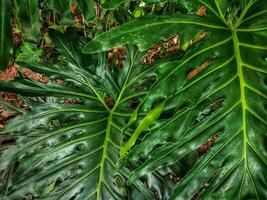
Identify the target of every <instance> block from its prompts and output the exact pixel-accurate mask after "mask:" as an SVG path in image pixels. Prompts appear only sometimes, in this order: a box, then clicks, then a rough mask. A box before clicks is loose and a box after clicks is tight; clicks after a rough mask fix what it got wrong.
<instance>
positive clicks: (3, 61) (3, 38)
mask: <svg viewBox="0 0 267 200" xmlns="http://www.w3.org/2000/svg"><path fill="white" fill-rule="evenodd" d="M10 10H11V3H10V2H9V1H5V0H1V1H0V24H1V29H0V30H1V31H0V71H2V70H4V69H5V68H6V67H7V65H8V63H9V59H10V57H11V55H12V50H13V46H12V43H13V41H12V31H11V13H10Z"/></svg>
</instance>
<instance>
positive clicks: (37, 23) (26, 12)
mask: <svg viewBox="0 0 267 200" xmlns="http://www.w3.org/2000/svg"><path fill="white" fill-rule="evenodd" d="M13 4H14V9H15V19H16V24H17V25H18V26H19V29H20V30H21V31H22V36H23V39H24V40H25V41H27V42H35V43H37V42H38V40H39V38H40V35H41V34H40V29H41V16H40V11H39V6H38V1H36V0H26V1H19V0H13Z"/></svg>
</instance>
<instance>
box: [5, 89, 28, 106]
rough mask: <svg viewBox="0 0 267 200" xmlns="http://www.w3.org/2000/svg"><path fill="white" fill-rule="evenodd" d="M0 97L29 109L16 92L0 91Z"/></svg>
mask: <svg viewBox="0 0 267 200" xmlns="http://www.w3.org/2000/svg"><path fill="white" fill-rule="evenodd" d="M0 97H1V98H3V99H4V100H6V101H8V102H13V103H14V104H15V105H17V106H19V107H20V108H23V109H29V105H27V104H26V102H24V101H23V100H22V99H20V98H19V97H18V96H17V95H16V94H13V93H9V92H0Z"/></svg>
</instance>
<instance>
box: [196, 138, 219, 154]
mask: <svg viewBox="0 0 267 200" xmlns="http://www.w3.org/2000/svg"><path fill="white" fill-rule="evenodd" d="M218 138H219V134H215V135H213V136H212V137H210V138H209V139H208V140H207V141H206V142H204V143H203V144H202V145H201V146H200V147H199V148H198V156H197V157H198V158H200V157H201V156H203V155H204V154H206V153H207V152H208V151H209V149H210V148H211V147H212V145H213V144H214V143H215V142H216V140H217V139H218Z"/></svg>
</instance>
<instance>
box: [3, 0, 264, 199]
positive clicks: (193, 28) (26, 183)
mask: <svg viewBox="0 0 267 200" xmlns="http://www.w3.org/2000/svg"><path fill="white" fill-rule="evenodd" d="M72 1H74V0H72ZM65 2H66V1H65ZM68 2H69V1H68ZM110 2H113V1H110ZM114 2H116V1H114ZM132 5H135V4H131V5H130V6H132ZM170 5H171V6H170ZM170 7H172V8H170ZM120 8H121V7H120ZM120 8H119V9H118V11H120ZM100 9H101V8H100ZM123 9H124V8H123ZM162 10H163V13H164V15H160V14H159V13H158V12H156V13H157V15H148V16H145V17H139V18H138V19H134V20H132V19H129V18H128V17H126V18H125V20H126V21H127V20H128V22H126V23H123V25H121V26H117V27H115V28H111V29H109V25H108V24H107V26H106V28H107V29H108V30H107V31H106V32H104V33H102V34H101V35H98V36H96V37H95V38H94V39H93V40H92V41H90V42H89V43H88V44H87V45H85V46H84V48H83V52H84V53H89V54H87V55H85V54H83V53H82V50H81V48H82V47H83V45H84V44H85V41H84V39H85V38H84V33H82V32H80V31H81V30H80V29H70V28H67V29H66V32H64V31H62V32H57V31H56V30H53V29H51V30H50V31H49V36H50V37H51V44H53V46H54V47H53V51H57V54H55V55H53V56H55V57H53V59H51V60H50V59H48V61H44V60H42V57H40V56H39V55H40V52H38V51H37V50H36V46H34V45H27V44H26V43H25V44H24V46H22V47H21V48H20V51H19V52H18V55H17V57H16V60H15V62H16V63H17V64H18V65H19V67H18V69H19V70H18V71H19V73H20V76H19V77H17V78H16V80H15V81H1V82H0V91H7V92H15V93H17V94H19V95H21V97H22V98H23V99H26V100H27V101H26V103H27V104H28V110H22V111H20V112H19V113H18V114H19V116H18V117H16V118H15V119H13V120H11V121H10V122H9V123H8V124H7V125H6V126H5V129H4V130H1V133H0V136H4V137H5V136H7V137H10V136H11V137H16V142H15V144H14V145H13V146H11V147H10V148H8V149H7V150H5V151H4V152H3V153H2V154H1V157H0V170H3V171H1V174H2V175H1V181H0V182H1V184H0V198H1V199H11V200H17V199H25V198H26V199H27V198H37V199H49V200H50V199H52V200H54V199H56V200H61V199H62V200H65V199H67V200H69V199H82V200H88V199H89V200H92V199H96V200H100V199H101V200H102V199H103V200H106V199H112V200H113V199H114V200H124V199H133V200H135V199H138V200H143V199H144V200H145V199H146V200H152V199H175V200H176V199H178V200H179V199H181V200H182V199H186V200H187V199H203V200H207V199H208V200H213V199H222V200H228V199H238V200H239V199H257V200H262V199H266V197H267V189H266V188H267V178H266V176H265V174H267V151H266V140H267V134H266V130H267V121H266V119H267V109H266V105H267V96H266V93H267V76H266V74H267V70H266V69H267V61H266V58H267V47H266V42H265V41H266V40H267V4H266V2H265V0H240V1H238V0H224V1H222V0H205V1H204V0H182V1H179V2H177V4H175V6H174V4H169V3H167V4H166V6H164V8H163V9H162ZM176 11H177V12H176ZM100 13H101V12H100ZM104 13H105V12H104ZM174 13H175V14H174ZM106 14H107V15H105V17H104V18H103V19H108V17H109V16H110V15H109V14H113V13H112V11H108V12H107V13H106ZM97 20H100V22H102V21H101V20H102V18H101V19H100V18H99V19H97ZM51 28H52V27H51ZM94 28H95V27H94V26H92V27H87V25H86V24H85V26H84V30H86V31H91V30H92V31H94ZM132 44H133V45H136V46H137V47H138V48H139V50H138V48H137V47H136V46H132ZM102 51H108V52H102ZM27 57H29V59H27ZM24 68H29V69H30V70H32V71H34V72H32V74H31V73H23V69H24ZM29 69H28V70H29ZM24 72H25V71H24ZM27 72H29V71H27ZM36 72H38V73H39V74H38V76H37V74H35V73H36ZM36 76H37V78H36ZM40 76H41V78H44V79H45V80H46V81H45V82H41V80H40V81H38V80H39V79H38V77H40ZM1 102H3V101H2V100H1V101H0V103H1ZM121 152H122V153H121Z"/></svg>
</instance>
